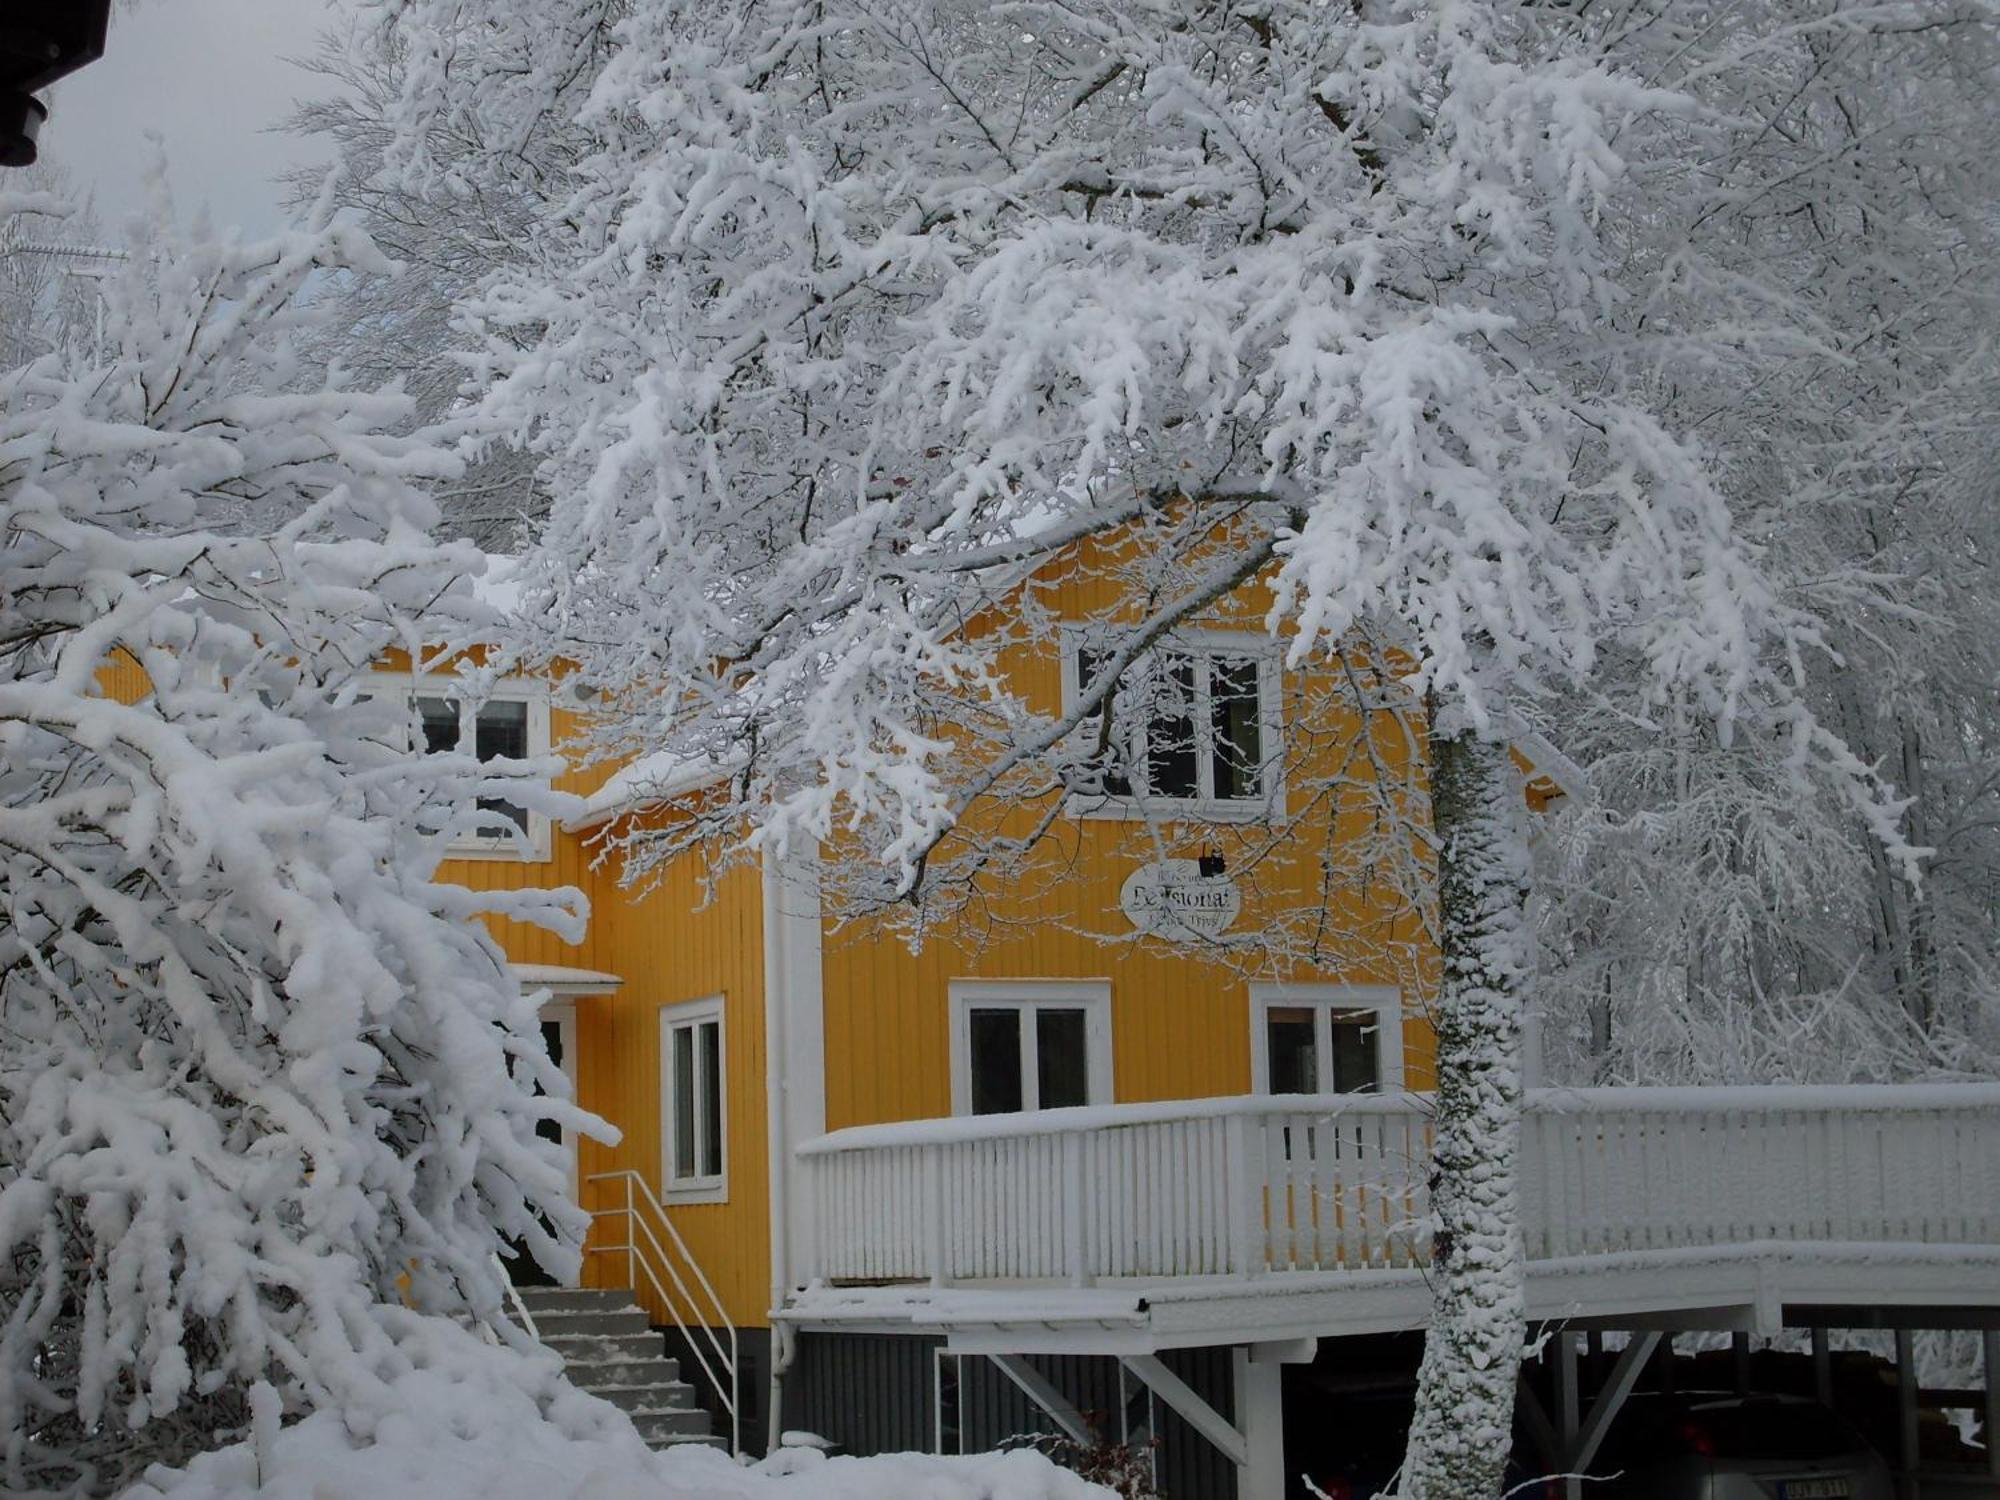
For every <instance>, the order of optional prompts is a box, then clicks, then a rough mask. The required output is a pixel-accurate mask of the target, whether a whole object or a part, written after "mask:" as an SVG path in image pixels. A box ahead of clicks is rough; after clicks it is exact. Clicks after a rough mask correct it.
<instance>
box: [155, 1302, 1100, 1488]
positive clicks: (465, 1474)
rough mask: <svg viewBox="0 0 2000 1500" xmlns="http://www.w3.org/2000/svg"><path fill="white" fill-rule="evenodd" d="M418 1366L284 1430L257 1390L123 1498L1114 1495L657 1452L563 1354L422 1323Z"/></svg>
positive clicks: (843, 1464) (1037, 1476) (1000, 1471)
mask: <svg viewBox="0 0 2000 1500" xmlns="http://www.w3.org/2000/svg"><path fill="white" fill-rule="evenodd" d="M422 1321H423V1322H424V1323H426V1324H432V1325H434V1326H426V1327H423V1328H422V1329H421V1332H420V1334H419V1336H418V1337H417V1338H415V1339H414V1340H413V1339H412V1338H410V1337H409V1334H410V1332H411V1328H412V1325H415V1324H417V1323H418V1322H419V1320H417V1319H415V1318H413V1317H411V1318H407V1319H406V1320H404V1326H403V1328H402V1329H400V1330H399V1332H401V1333H403V1334H404V1337H403V1338H402V1339H401V1340H400V1342H402V1343H403V1345H404V1347H405V1348H406V1349H410V1348H412V1347H413V1346H414V1351H415V1353H416V1356H417V1357H416V1361H415V1365H416V1367H415V1368H413V1369H411V1370H409V1371H407V1372H406V1373H404V1374H402V1375H401V1376H399V1377H397V1378H396V1379H394V1380H393V1381H391V1382H389V1383H388V1386H387V1388H386V1390H385V1391H377V1392H373V1393H371V1394H370V1395H369V1396H368V1397H367V1399H365V1400H364V1401H362V1402H359V1403H357V1405H356V1407H355V1409H353V1410H350V1411H346V1412H335V1411H320V1412H316V1413H314V1414H313V1415H311V1416H308V1417H306V1418H305V1419H304V1420H302V1421H299V1422H296V1423H294V1424H293V1425H291V1426H289V1427H281V1426H280V1425H279V1422H278V1414H277V1411H276V1409H275V1394H274V1393H272V1392H270V1391H269V1390H268V1389H265V1388H260V1396H261V1397H263V1398H265V1400H264V1401H263V1402H262V1403H261V1404H262V1408H263V1409H262V1410H260V1411H259V1413H258V1417H257V1420H256V1421H255V1422H254V1424H253V1432H252V1434H251V1436H250V1437H249V1438H248V1439H246V1440H244V1441H242V1442H238V1443H235V1444H232V1445H231V1446H229V1447H226V1448H222V1449H219V1450H217V1451H216V1452H212V1453H206V1454H203V1455H202V1456H201V1457H199V1458H197V1459H195V1460H194V1461H193V1462H192V1463H190V1464H188V1465H187V1467H186V1468H184V1469H177V1470H168V1469H164V1468H156V1469H154V1470H152V1471H151V1472H150V1473H149V1474H148V1475H147V1477H146V1479H145V1480H144V1481H143V1482H142V1483H140V1484H138V1485H136V1486H134V1487H133V1488H131V1489H129V1490H127V1491H126V1493H125V1496H124V1500H641V1497H660V1500H667V1497H671V1500H1104V1497H1105V1496H1106V1494H1107V1492H1106V1491H1104V1490H1101V1489H1099V1488H1097V1487H1096V1486H1094V1485H1091V1484H1088V1483H1086V1482H1085V1481H1084V1480H1082V1479H1080V1478H1078V1477H1077V1476H1076V1475H1075V1474H1072V1473H1070V1472H1069V1471H1068V1470H1066V1469H1061V1468H1058V1467H1057V1466H1056V1465H1054V1464H1053V1463H1051V1462H1049V1460H1048V1459H1046V1458H1044V1457H1042V1456H1041V1455H1040V1454H1038V1453H1034V1452H1030V1451H1026V1450H1021V1451H1015V1452H1010V1453H993V1454H983V1455H979V1456H976V1457H968V1458H934V1457H930V1456H928V1455H925V1454H895V1455H890V1456H885V1457H880V1458H828V1457H827V1456H826V1455H825V1454H823V1453H820V1452H818V1451H817V1450H814V1449H808V1448H787V1449H783V1450H781V1451H780V1452H779V1453H777V1454H776V1455H774V1456H773V1457H772V1458H770V1459H767V1460H765V1461H764V1462H762V1463H760V1464H756V1465H753V1466H750V1467H742V1466H739V1465H738V1464H736V1463H735V1462H733V1461H732V1460H731V1459H730V1458H729V1457H728V1456H727V1455H726V1454H723V1453H721V1452H718V1451H717V1450H715V1449H712V1448H695V1447H688V1448H680V1449H677V1450H674V1451H671V1452H668V1453H653V1452H651V1451H649V1450H648V1449H647V1447H646V1445H645V1444H644V1443H642V1442H641V1441H640V1440H639V1437H638V1434H637V1433H635V1432H634V1431H633V1429H632V1426H631V1423H630V1422H629V1421H627V1420H626V1418H625V1416H624V1414H623V1413H621V1412H619V1411H618V1410H617V1409H616V1408H614V1407H612V1406H611V1405H610V1404H609V1403H607V1402H604V1401H600V1400H598V1399H597V1398H595V1397H593V1396H587V1395H584V1394H583V1393H582V1392H580V1391H578V1390H576V1389H575V1388H574V1387H572V1386H570V1385H569V1384H568V1383H567V1382H566V1381H564V1380H563V1378H562V1374H561V1366H560V1363H559V1361H557V1360H556V1358H555V1357H554V1356H553V1355H526V1354H520V1353H517V1352H515V1351H513V1350H510V1349H502V1348H495V1347H493V1346H490V1345H487V1344H484V1343H481V1342H480V1341H479V1340H478V1339H476V1338H475V1337H474V1336H473V1335H471V1334H470V1333H467V1332H465V1331H463V1330H461V1329H459V1328H457V1327H455V1326H454V1325H452V1324H450V1323H446V1322H443V1321H441V1320H422Z"/></svg>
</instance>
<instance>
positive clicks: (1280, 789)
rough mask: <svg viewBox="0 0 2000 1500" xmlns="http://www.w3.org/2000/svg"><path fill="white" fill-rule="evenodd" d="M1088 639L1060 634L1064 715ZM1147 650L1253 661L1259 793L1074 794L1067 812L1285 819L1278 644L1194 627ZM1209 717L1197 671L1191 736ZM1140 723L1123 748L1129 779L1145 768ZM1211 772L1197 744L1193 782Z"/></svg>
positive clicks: (1077, 689)
mask: <svg viewBox="0 0 2000 1500" xmlns="http://www.w3.org/2000/svg"><path fill="white" fill-rule="evenodd" d="M1095 644H1096V643H1095V642H1094V641H1092V640H1091V638H1090V636H1089V635H1088V634H1087V633H1086V632H1084V631H1082V630H1070V631H1067V632H1065V634H1064V636H1063V642H1062V703H1063V712H1064V713H1065V714H1068V713H1073V712H1075V710H1076V705H1077V702H1078V700H1079V699H1081V697H1082V696H1083V687H1084V684H1083V682H1082V680H1081V679H1082V673H1081V670H1080V667H1081V660H1080V657H1081V653H1082V652H1083V651H1085V650H1087V649H1091V648H1092V647H1094V646H1095ZM1147 654H1148V655H1155V656H1157V655H1181V656H1191V657H1194V658H1196V659H1197V660H1199V661H1203V662H1206V661H1209V660H1212V659H1213V658H1215V657H1218V656H1236V657H1248V658H1250V659H1251V660H1252V661H1254V662H1255V663H1256V664H1257V720H1258V728H1259V731H1260V733H1261V736H1262V739H1263V742H1264V744H1263V749H1264V765H1263V773H1264V783H1265V786H1264V792H1263V795H1262V796H1258V797H1243V798H1236V797H1217V796H1214V795H1213V787H1212V785H1211V786H1210V790H1209V792H1207V793H1203V794H1202V795H1199V796H1194V797H1160V796H1155V795H1153V794H1152V793H1151V792H1148V791H1134V792H1132V793H1131V794H1130V795H1126V796H1116V795H1111V794H1106V795H1103V796H1089V795H1084V794H1082V793H1073V794H1072V795H1071V796H1070V798H1069V800H1068V802H1067V804H1066V805H1065V811H1066V812H1068V813H1069V814H1070V816H1072V817H1081V818H1112V819H1132V818H1148V817H1152V818H1160V817H1166V818H1172V817H1174V816H1176V815H1181V816H1186V817H1193V818H1198V819H1199V820H1201V821H1202V822H1212V823H1263V822H1269V821H1273V820H1276V819H1282V818H1283V817H1284V816H1285V774H1284V767H1285V755H1284V745H1285V716H1284V662H1283V659H1282V658H1281V657H1280V655H1279V651H1278V647H1277V644H1276V643H1275V642H1274V641H1272V640H1271V638H1270V637H1269V636H1266V635H1261V634H1253V633H1251V632H1247V631H1230V630H1194V631H1183V632H1180V633H1177V634H1175V635H1171V636H1168V637H1166V638H1165V639H1163V640H1161V641H1160V642H1158V643H1157V644H1155V645H1154V646H1153V647H1151V648H1150V650H1149V652H1148V653H1147ZM1135 665H1136V663H1135ZM1212 720H1213V715H1212V714H1211V712H1210V709H1209V673H1208V671H1207V670H1205V669H1204V670H1202V671H1198V672H1197V673H1196V674H1195V701H1194V722H1195V732H1196V735H1197V736H1198V737H1205V736H1206V735H1207V734H1208V733H1209V732H1210V726H1211V724H1212ZM1146 728H1147V726H1146V725H1144V724H1141V725H1138V726H1135V727H1134V730H1133V744H1132V745H1131V746H1130V747H1129V749H1130V758H1131V766H1132V771H1133V773H1134V775H1135V776H1136V777H1143V776H1144V775H1145V771H1146V743H1145V736H1146ZM1080 732H1083V733H1090V732H1094V731H1093V730H1092V726H1091V725H1089V724H1086V725H1083V726H1081V727H1080ZM1214 774H1215V764H1214V761H1213V759H1212V758H1211V756H1210V754H1209V753H1208V750H1207V747H1206V745H1205V744H1204V746H1203V749H1202V751H1201V753H1198V754H1197V755H1196V757H1195V776H1196V779H1197V781H1198V782H1199V783H1203V784H1207V783H1210V782H1211V779H1212V778H1213V776H1214Z"/></svg>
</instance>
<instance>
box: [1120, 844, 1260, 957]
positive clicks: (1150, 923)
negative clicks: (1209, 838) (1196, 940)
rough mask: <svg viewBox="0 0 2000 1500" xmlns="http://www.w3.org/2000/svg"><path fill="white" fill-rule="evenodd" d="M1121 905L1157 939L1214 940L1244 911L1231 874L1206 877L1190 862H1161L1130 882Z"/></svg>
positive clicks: (1132, 876)
mask: <svg viewBox="0 0 2000 1500" xmlns="http://www.w3.org/2000/svg"><path fill="white" fill-rule="evenodd" d="M1118 905H1119V907H1120V908H1121V909H1122V910H1123V911H1124V913H1125V916H1126V918H1127V920H1129V921H1130V922H1131V924H1132V925H1133V926H1134V927H1136V928H1138V929H1139V930H1140V931H1141V932H1149V933H1151V934H1153V936H1155V937H1161V938H1167V939H1169V940H1171V939H1174V938H1181V939H1186V938H1191V937H1215V936H1217V935H1219V934H1221V933H1224V932H1227V931H1228V930H1229V927H1230V924H1231V923H1233V922H1234V921H1235V920H1236V915H1237V913H1238V912H1240V911H1242V910H1243V893H1242V892H1241V891H1240V890H1238V889H1237V888H1236V882H1235V881H1233V880H1231V879H1230V878H1229V877H1228V876H1227V875H1204V874H1202V873H1201V866H1200V865H1199V864H1198V863H1196V862H1195V861H1194V860H1191V859H1161V860H1155V861H1154V862H1153V863H1152V864H1150V865H1141V866H1139V868H1138V869H1136V870H1134V871H1133V872H1132V873H1131V874H1130V875H1128V876H1127V877H1126V878H1125V884H1124V886H1123V887H1122V888H1121V889H1120V890H1119V892H1118Z"/></svg>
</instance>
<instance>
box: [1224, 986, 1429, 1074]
mask: <svg viewBox="0 0 2000 1500" xmlns="http://www.w3.org/2000/svg"><path fill="white" fill-rule="evenodd" d="M1301 1005H1303V1006H1311V1007H1312V1008H1313V1012H1314V1014H1313V1048H1314V1051H1315V1052H1316V1054H1317V1055H1318V1058H1319V1075H1320V1077H1321V1078H1330V1077H1332V1076H1333V1070H1332V1064H1333V1023H1332V1019H1331V1017H1332V1013H1333V1012H1334V1011H1337V1010H1372V1011H1373V1012H1375V1058H1376V1064H1377V1068H1378V1071H1379V1072H1380V1074H1381V1079H1382V1086H1381V1089H1380V1090H1379V1092H1380V1093H1382V1094H1385V1095H1386V1094H1400V1093H1401V1092H1402V1091H1403V997H1402V995H1401V993H1400V992H1398V991H1397V990H1396V989H1395V987H1394V986H1391V985H1379V984H1253V985H1251V986H1250V1091H1251V1092H1252V1093H1253V1094H1268V1093H1270V1092H1271V1054H1270V1051H1269V1049H1268V1044H1267V1042H1266V1040H1265V1034H1264V1032H1265V1024H1266V1018H1267V1016H1268V1015H1269V1013H1270V1012H1271V1010H1272V1009H1273V1008H1275V1007H1284V1006H1301ZM1326 1092H1329V1093H1330V1092H1333V1091H1332V1090H1327V1091H1326Z"/></svg>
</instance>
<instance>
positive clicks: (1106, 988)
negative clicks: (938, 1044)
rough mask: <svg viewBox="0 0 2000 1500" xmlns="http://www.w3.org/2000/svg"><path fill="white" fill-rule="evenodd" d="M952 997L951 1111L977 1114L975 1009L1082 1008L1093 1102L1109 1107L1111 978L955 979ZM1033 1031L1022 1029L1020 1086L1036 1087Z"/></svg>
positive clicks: (1110, 1097) (1024, 1088) (1085, 1064)
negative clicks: (1031, 1060)
mask: <svg viewBox="0 0 2000 1500" xmlns="http://www.w3.org/2000/svg"><path fill="white" fill-rule="evenodd" d="M950 995H951V1112H952V1113H953V1114H954V1115H970V1114H971V1113H972V1023H971V1019H970V1017H971V1014H972V1012H973V1011H974V1010H975V1009H978V1010H989V1009H997V1008H999V1007H1002V1006H1014V1007H1017V1008H1019V1009H1023V1010H1026V1009H1032V1008H1034V1007H1036V1006H1042V1005H1059V1006H1061V1007H1063V1008H1064V1009H1066V1010H1073V1009H1076V1008H1077V1007H1079V1006H1080V1007H1082V1009H1083V1046H1084V1068H1085V1076H1086V1077H1087V1078H1088V1079H1089V1081H1090V1102H1091V1103H1092V1104H1109V1103H1111V1102H1112V1094H1111V981H1110V980H1108V979H954V980H952V981H951V986H950ZM1032 1035H1033V1031H1032V1029H1031V1028H1030V1027H1027V1026H1023V1027H1022V1028H1021V1065H1022V1076H1021V1085H1022V1090H1023V1094H1024V1096H1025V1093H1026V1090H1027V1089H1028V1088H1030V1087H1032V1084H1031V1082H1030V1080H1031V1079H1032V1078H1033V1076H1034V1075H1033V1071H1032V1069H1030V1068H1029V1066H1028V1063H1029V1052H1028V1048H1029V1045H1030V1043H1029V1040H1028V1039H1029V1037H1030V1036H1032Z"/></svg>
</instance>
